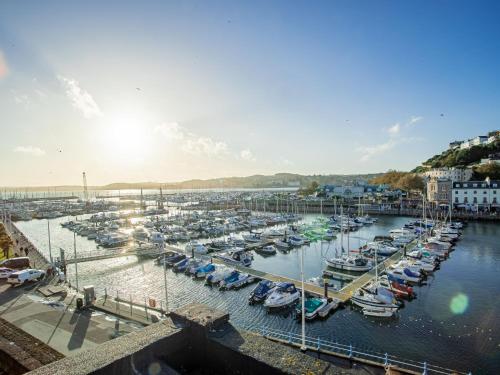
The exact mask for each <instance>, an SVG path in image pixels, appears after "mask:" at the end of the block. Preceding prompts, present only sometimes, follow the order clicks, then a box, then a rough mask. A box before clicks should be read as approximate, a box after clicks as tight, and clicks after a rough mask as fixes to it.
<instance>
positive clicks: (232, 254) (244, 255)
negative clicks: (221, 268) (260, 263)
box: [215, 248, 252, 267]
mask: <svg viewBox="0 0 500 375" xmlns="http://www.w3.org/2000/svg"><path fill="white" fill-rule="evenodd" d="M215 257H217V258H219V259H221V260H223V261H224V262H225V263H227V264H235V265H238V266H244V267H250V266H251V265H252V255H251V254H249V253H248V252H247V251H246V250H245V249H240V248H234V249H232V250H229V251H227V252H225V253H221V254H217V255H215Z"/></svg>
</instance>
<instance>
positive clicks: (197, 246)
mask: <svg viewBox="0 0 500 375" xmlns="http://www.w3.org/2000/svg"><path fill="white" fill-rule="evenodd" d="M185 250H186V252H187V253H189V254H198V255H205V254H207V253H208V248H207V247H206V246H205V245H203V244H201V243H199V242H196V241H192V242H189V243H188V244H187V245H186V247H185Z"/></svg>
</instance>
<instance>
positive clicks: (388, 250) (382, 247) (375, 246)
mask: <svg viewBox="0 0 500 375" xmlns="http://www.w3.org/2000/svg"><path fill="white" fill-rule="evenodd" d="M370 250H372V251H377V254H378V255H382V256H390V255H392V254H394V253H395V252H396V251H398V248H397V247H394V246H390V245H388V244H386V243H383V242H370V243H369V244H368V245H367V251H370Z"/></svg>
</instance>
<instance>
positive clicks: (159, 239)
mask: <svg viewBox="0 0 500 375" xmlns="http://www.w3.org/2000/svg"><path fill="white" fill-rule="evenodd" d="M149 241H150V242H152V243H157V244H161V243H163V242H165V235H164V234H163V233H160V232H152V233H151V237H150V238H149Z"/></svg>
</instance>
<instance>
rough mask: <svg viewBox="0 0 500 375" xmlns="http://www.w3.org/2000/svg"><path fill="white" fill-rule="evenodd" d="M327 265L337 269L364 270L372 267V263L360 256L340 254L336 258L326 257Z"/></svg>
mask: <svg viewBox="0 0 500 375" xmlns="http://www.w3.org/2000/svg"><path fill="white" fill-rule="evenodd" d="M325 263H326V265H327V266H329V267H332V268H335V269H337V270H344V271H357V272H365V271H369V270H371V269H372V268H373V264H372V262H371V261H369V260H368V259H366V258H363V257H362V256H359V255H357V256H350V255H342V256H340V257H336V258H330V259H326V260H325Z"/></svg>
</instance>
